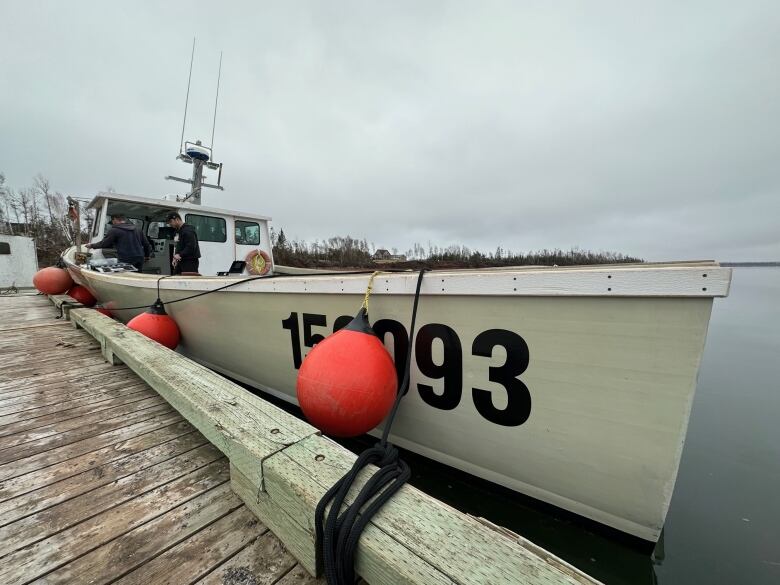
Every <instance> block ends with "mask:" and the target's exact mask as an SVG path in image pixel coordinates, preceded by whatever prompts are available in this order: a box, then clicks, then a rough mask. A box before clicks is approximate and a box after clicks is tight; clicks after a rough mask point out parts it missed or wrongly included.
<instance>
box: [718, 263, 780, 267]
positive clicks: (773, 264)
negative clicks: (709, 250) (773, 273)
mask: <svg viewBox="0 0 780 585" xmlns="http://www.w3.org/2000/svg"><path fill="white" fill-rule="evenodd" d="M719 264H720V265H721V266H735V267H736V266H780V262H719Z"/></svg>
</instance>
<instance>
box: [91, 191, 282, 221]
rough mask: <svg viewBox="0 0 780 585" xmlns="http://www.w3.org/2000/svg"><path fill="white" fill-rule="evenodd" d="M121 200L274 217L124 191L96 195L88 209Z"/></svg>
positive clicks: (235, 214) (168, 206) (211, 211)
mask: <svg viewBox="0 0 780 585" xmlns="http://www.w3.org/2000/svg"><path fill="white" fill-rule="evenodd" d="M105 200H109V201H120V202H122V201H123V202H127V203H138V204H141V205H150V206H154V207H165V208H168V209H172V210H179V209H184V210H187V211H192V212H193V213H201V214H202V213H204V212H206V213H213V214H218V215H227V216H230V217H241V218H247V219H256V220H261V221H271V220H272V218H271V217H269V216H267V215H257V214H255V213H249V212H243V211H236V210H230V209H220V208H218V207H206V206H205V205H197V204H194V203H186V202H183V201H169V200H167V199H152V198H151V197H139V196H137V195H124V194H122V193H106V192H101V193H98V194H97V195H95V197H93V198H92V200H91V201H90V202H89V203H88V204H87V209H99V208H100V206H101V205H102V201H105Z"/></svg>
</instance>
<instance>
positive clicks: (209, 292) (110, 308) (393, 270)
mask: <svg viewBox="0 0 780 585" xmlns="http://www.w3.org/2000/svg"><path fill="white" fill-rule="evenodd" d="M425 270H427V269H425ZM382 272H409V271H408V270H400V269H392V270H383V271H382ZM372 273H373V271H369V270H360V271H354V272H318V273H316V274H273V275H271V276H259V275H258V276H250V277H249V278H242V279H241V280H237V281H235V282H231V283H229V284H226V285H224V286H220V287H217V288H214V289H211V290H206V291H203V292H199V293H197V294H194V295H190V296H188V297H183V298H181V299H175V300H173V301H165V302H164V304H166V305H172V304H173V303H181V302H184V301H189V300H190V299H196V298H198V297H202V296H205V295H210V294H211V293H215V292H219V291H221V290H225V289H226V288H231V287H233V286H238V285H239V284H244V283H245V282H250V281H252V280H258V279H261V278H263V279H267V278H300V277H317V276H337V275H339V274H341V275H345V274H372ZM173 276H179V275H178V274H166V275H165V276H161V277H160V278H158V279H157V300H158V301H159V300H160V281H161V280H163V279H165V278H171V277H173ZM161 302H162V301H161ZM106 308H107V309H108V310H110V311H130V310H134V309H148V308H149V305H139V306H137V307H106Z"/></svg>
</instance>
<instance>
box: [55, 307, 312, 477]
mask: <svg viewBox="0 0 780 585" xmlns="http://www.w3.org/2000/svg"><path fill="white" fill-rule="evenodd" d="M70 317H71V321H72V322H73V323H74V324H75V325H76V326H78V327H82V328H83V329H85V330H86V331H88V332H89V333H90V334H92V336H93V337H95V338H96V339H97V340H98V341H100V344H101V347H103V352H104V355H105V356H106V357H107V359H113V360H116V359H119V360H121V361H122V362H123V363H124V364H126V365H127V366H128V367H129V368H130V369H132V370H133V371H134V372H135V373H136V374H138V376H140V377H141V378H142V379H143V380H144V381H145V382H146V383H147V384H149V385H150V386H151V387H152V388H154V389H155V390H156V391H157V392H159V393H160V395H161V396H162V397H163V398H165V399H166V400H167V401H168V402H169V403H170V404H171V405H172V406H173V407H174V408H175V409H176V410H178V411H179V413H181V415H182V416H183V417H184V418H186V419H187V420H188V421H189V422H190V423H192V424H193V425H194V426H195V427H196V428H197V429H198V430H199V431H200V432H201V433H203V434H204V435H205V436H206V438H207V439H208V440H209V441H211V442H212V443H213V444H214V445H216V446H217V447H218V448H219V449H220V450H221V451H222V452H223V453H224V454H225V455H227V456H228V458H230V461H231V463H232V464H233V465H234V466H235V467H237V468H238V469H240V470H241V472H242V473H243V474H244V475H246V476H247V477H249V478H251V480H252V481H253V483H254V484H255V485H262V480H263V472H262V468H263V466H262V462H263V461H264V460H265V459H267V458H268V457H270V456H271V455H273V454H274V453H276V452H278V451H280V450H282V449H284V448H285V447H287V446H288V445H291V444H293V443H295V442H297V441H300V440H301V439H303V438H305V437H308V436H311V435H315V434H317V433H318V432H319V431H318V430H317V429H316V428H314V427H313V426H311V425H309V424H307V423H305V422H303V421H301V420H299V419H297V418H295V417H294V416H292V415H291V414H288V413H286V412H285V411H283V410H282V409H280V408H278V407H276V406H274V405H273V404H271V403H269V402H267V401H265V400H263V399H261V398H259V397H257V396H255V395H253V394H251V393H250V392H247V391H246V390H245V389H244V388H242V387H240V386H238V385H237V384H234V383H233V382H231V381H229V380H227V379H225V378H223V377H222V376H220V375H219V374H216V373H214V372H212V371H211V370H209V369H208V368H206V367H204V366H201V365H200V364H198V363H195V362H193V361H192V360H189V359H187V358H185V357H184V356H182V355H181V354H178V353H176V352H175V351H171V350H170V349H167V348H165V347H163V346H162V345H160V344H159V343H157V342H155V341H152V340H151V339H148V338H146V337H144V336H143V335H141V334H140V333H136V332H135V331H132V330H130V329H128V328H127V327H126V326H125V325H123V324H122V323H119V322H117V321H114V320H112V319H110V318H108V317H106V316H105V315H102V314H100V313H98V312H97V311H92V310H89V309H76V310H73V311H71V313H70Z"/></svg>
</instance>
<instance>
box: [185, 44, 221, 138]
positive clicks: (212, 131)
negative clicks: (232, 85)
mask: <svg viewBox="0 0 780 585" xmlns="http://www.w3.org/2000/svg"><path fill="white" fill-rule="evenodd" d="M221 78H222V51H220V52H219V73H217V97H216V98H214V123H213V124H212V125H211V152H212V153H213V152H214V128H216V127H217V104H218V103H219V80H220V79H221ZM182 138H183V137H182Z"/></svg>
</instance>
